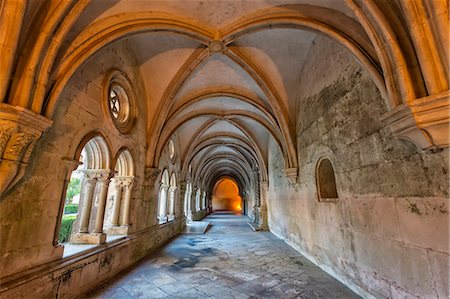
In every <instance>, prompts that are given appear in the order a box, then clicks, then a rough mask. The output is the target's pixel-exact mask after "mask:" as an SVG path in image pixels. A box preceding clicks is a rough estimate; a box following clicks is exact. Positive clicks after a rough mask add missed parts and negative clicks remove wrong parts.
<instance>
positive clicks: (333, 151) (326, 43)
mask: <svg viewBox="0 0 450 299" xmlns="http://www.w3.org/2000/svg"><path fill="white" fill-rule="evenodd" d="M300 82H303V83H302V85H301V86H299V92H298V94H299V97H298V101H297V105H298V106H297V119H298V124H297V130H296V131H297V142H298V159H299V165H300V167H299V182H298V186H297V187H296V188H294V187H293V186H291V185H290V184H289V183H288V181H287V179H286V177H285V176H284V174H283V173H282V169H283V166H284V163H283V158H282V157H283V156H282V154H281V151H280V149H279V148H277V146H276V145H275V144H274V143H272V144H271V151H270V154H269V176H270V177H269V182H270V188H269V203H268V205H269V225H270V229H271V231H272V232H274V233H275V234H276V235H278V236H280V237H281V238H283V239H285V241H286V242H287V243H289V244H291V245H292V246H293V247H295V248H297V249H298V250H299V251H301V252H302V253H304V254H305V255H306V256H307V257H309V258H310V259H311V260H313V261H314V262H315V263H316V264H318V265H320V266H321V267H322V268H323V269H325V270H326V271H328V272H329V273H331V274H332V275H334V276H335V277H337V278H338V279H340V280H341V281H343V282H344V283H345V284H347V285H348V286H350V287H352V288H353V289H354V290H356V291H357V292H359V293H360V294H362V295H364V296H366V297H371V296H373V297H376V298H404V297H418V298H419V297H420V298H448V296H449V293H448V289H449V285H448V265H449V200H448V188H449V186H448V180H449V177H448V171H449V169H448V168H449V167H448V165H449V161H448V154H449V153H448V149H447V150H444V151H436V152H424V151H421V150H419V149H418V148H417V147H416V146H415V145H413V144H411V143H409V142H407V141H402V140H398V139H396V138H394V137H393V136H392V134H391V132H390V130H389V129H388V128H385V127H384V126H383V123H381V122H380V117H381V116H382V115H383V114H384V113H385V112H386V111H387V110H386V105H385V103H384V101H383V99H382V98H381V97H380V94H379V92H378V90H377V88H376V87H375V84H374V83H373V81H372V79H371V78H370V76H369V75H368V73H367V72H366V71H365V70H364V69H362V67H361V66H360V65H359V64H358V63H357V62H356V61H355V60H354V59H353V57H351V56H350V54H349V53H348V52H347V51H346V50H344V49H343V48H341V47H340V46H338V45H337V44H335V43H334V42H332V41H330V40H329V39H327V38H325V37H319V38H317V39H316V40H315V42H314V43H313V46H312V48H311V51H310V54H309V59H308V62H307V63H306V65H305V66H304V70H303V78H302V80H301V81H300ZM320 157H326V158H328V159H330V160H331V162H332V164H333V167H334V170H335V176H336V183H337V191H338V196H339V199H338V202H337V203H326V202H318V200H317V191H316V181H315V169H316V163H317V161H318V159H319V158H320Z"/></svg>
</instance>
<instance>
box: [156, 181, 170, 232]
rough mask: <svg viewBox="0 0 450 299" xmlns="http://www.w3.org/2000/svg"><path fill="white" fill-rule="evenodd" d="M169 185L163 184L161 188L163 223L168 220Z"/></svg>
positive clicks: (159, 217)
mask: <svg viewBox="0 0 450 299" xmlns="http://www.w3.org/2000/svg"><path fill="white" fill-rule="evenodd" d="M168 190H169V185H161V187H160V189H159V216H158V219H159V222H160V223H163V222H166V221H167V192H168Z"/></svg>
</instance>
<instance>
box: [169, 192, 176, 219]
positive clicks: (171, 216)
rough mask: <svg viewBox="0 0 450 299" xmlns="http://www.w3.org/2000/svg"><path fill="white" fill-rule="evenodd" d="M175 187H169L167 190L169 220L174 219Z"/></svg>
mask: <svg viewBox="0 0 450 299" xmlns="http://www.w3.org/2000/svg"><path fill="white" fill-rule="evenodd" d="M176 190H177V187H176V186H170V188H169V220H173V219H175V192H176Z"/></svg>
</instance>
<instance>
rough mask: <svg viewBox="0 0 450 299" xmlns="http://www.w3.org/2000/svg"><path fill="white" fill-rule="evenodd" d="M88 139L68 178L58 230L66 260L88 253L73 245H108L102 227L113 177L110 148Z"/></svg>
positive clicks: (82, 144) (77, 156)
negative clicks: (68, 256)
mask: <svg viewBox="0 0 450 299" xmlns="http://www.w3.org/2000/svg"><path fill="white" fill-rule="evenodd" d="M86 139H87V141H83V142H81V144H80V146H79V148H78V149H77V151H76V154H75V160H74V161H78V162H73V165H74V166H73V168H76V169H74V170H73V171H71V172H70V173H69V174H68V175H70V178H68V180H67V181H68V184H67V185H66V190H65V196H64V203H65V204H64V209H63V215H62V217H61V226H60V227H59V230H58V242H59V243H62V244H64V246H65V250H64V255H65V256H67V255H70V254H73V253H76V252H79V251H82V250H85V249H88V248H80V247H77V249H76V250H75V251H74V247H70V246H69V244H70V243H76V244H101V243H104V242H106V234H105V233H103V224H104V215H105V207H106V196H107V193H108V186H109V182H110V174H111V171H110V155H109V148H108V146H107V144H106V142H105V140H104V139H103V137H101V136H94V137H91V138H86ZM73 168H72V169H73ZM69 247H70V248H69Z"/></svg>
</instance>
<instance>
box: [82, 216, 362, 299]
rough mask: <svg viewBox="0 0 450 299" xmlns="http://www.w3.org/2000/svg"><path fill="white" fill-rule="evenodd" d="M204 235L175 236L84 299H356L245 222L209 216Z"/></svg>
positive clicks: (303, 259)
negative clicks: (209, 225) (87, 298)
mask: <svg viewBox="0 0 450 299" xmlns="http://www.w3.org/2000/svg"><path fill="white" fill-rule="evenodd" d="M206 220H208V221H211V227H210V229H209V230H208V231H207V232H206V234H204V235H186V234H184V235H180V236H178V237H176V238H175V239H173V240H172V241H170V242H169V243H168V244H167V245H165V246H163V247H162V248H161V249H159V250H158V251H156V252H154V253H153V254H152V255H150V256H149V257H147V258H145V259H144V260H142V261H141V262H139V263H138V264H137V265H136V266H134V267H133V268H131V269H130V270H128V271H126V272H123V273H121V274H119V275H118V276H117V277H116V278H115V279H114V280H113V281H110V282H109V283H107V284H106V285H103V286H101V287H100V288H97V290H96V291H95V293H89V294H87V297H89V298H183V299H186V298H327V299H328V298H358V297H357V296H356V295H355V294H354V293H352V292H351V291H350V290H349V289H347V288H346V287H344V286H343V285H342V284H340V283H339V282H337V281H336V280H335V279H333V278H332V277H331V276H329V275H328V274H326V273H325V272H323V271H322V270H321V269H319V268H318V267H316V266H315V265H313V264H312V263H311V262H309V261H308V260H307V259H306V258H304V257H303V256H301V255H300V254H299V253H298V252H296V251H295V250H294V249H292V248H291V247H289V246H288V245H286V244H285V243H284V242H283V241H281V240H280V239H278V238H277V237H275V236H274V235H273V234H271V233H269V232H258V233H255V232H253V231H252V230H251V228H250V227H249V226H248V224H247V221H248V220H249V218H248V217H246V216H241V215H235V214H232V213H227V212H217V213H214V214H211V215H209V216H208V217H207V218H206Z"/></svg>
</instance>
